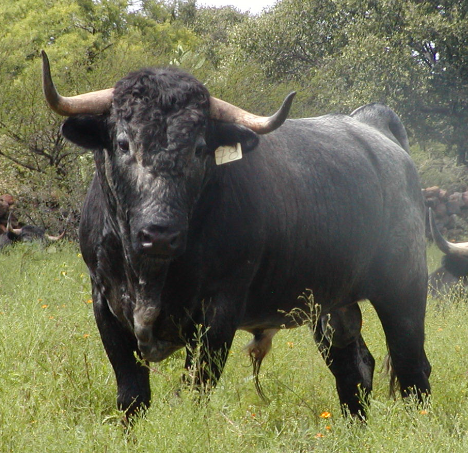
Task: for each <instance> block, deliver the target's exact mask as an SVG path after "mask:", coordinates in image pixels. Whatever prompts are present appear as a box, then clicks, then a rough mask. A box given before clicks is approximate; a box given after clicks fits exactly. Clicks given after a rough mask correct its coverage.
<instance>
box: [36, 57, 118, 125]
mask: <svg viewBox="0 0 468 453" xmlns="http://www.w3.org/2000/svg"><path fill="white" fill-rule="evenodd" d="M41 55H42V87H43V90H44V96H45V98H46V100H47V102H48V104H49V105H50V107H51V109H52V110H54V111H55V112H57V113H58V114H59V115H63V116H71V115H78V114H83V113H88V114H99V113H104V112H106V111H107V110H109V109H110V107H111V104H112V93H113V91H114V89H113V88H108V89H106V90H100V91H93V92H91V93H85V94H79V95H77V96H72V97H64V96H61V95H60V94H59V93H58V91H57V89H56V88H55V85H54V82H53V81H52V76H51V73H50V64H49V59H48V58H47V54H46V53H45V52H44V51H41Z"/></svg>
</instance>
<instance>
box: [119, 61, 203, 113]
mask: <svg viewBox="0 0 468 453" xmlns="http://www.w3.org/2000/svg"><path fill="white" fill-rule="evenodd" d="M209 99H210V97H209V93H208V90H207V89H206V87H205V86H204V85H203V84H202V83H200V82H199V81H198V80H197V79H196V78H195V77H193V76H191V75H190V74H187V73H186V72H183V71H181V70H179V69H177V68H146V69H142V70H140V71H136V72H132V73H130V74H129V75H127V76H126V77H124V78H123V79H121V80H120V81H119V82H117V84H116V85H115V90H114V100H113V107H114V111H115V113H117V115H118V116H120V115H122V116H123V117H127V115H131V114H132V113H136V112H135V109H138V106H141V107H143V106H149V107H150V108H153V109H158V110H160V111H162V112H163V113H170V112H172V111H178V110H180V109H186V108H195V109H200V110H201V111H202V112H203V114H206V115H207V114H208V111H209V105H210V100H209ZM143 108H144V107H143ZM141 113H142V112H141Z"/></svg>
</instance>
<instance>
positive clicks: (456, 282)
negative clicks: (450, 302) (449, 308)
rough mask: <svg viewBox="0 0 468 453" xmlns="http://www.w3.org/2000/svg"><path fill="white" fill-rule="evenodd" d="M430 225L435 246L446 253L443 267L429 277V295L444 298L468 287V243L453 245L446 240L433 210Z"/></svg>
mask: <svg viewBox="0 0 468 453" xmlns="http://www.w3.org/2000/svg"><path fill="white" fill-rule="evenodd" d="M429 224H430V228H431V234H432V238H433V239H434V242H435V244H436V245H437V247H438V248H439V249H440V251H442V252H443V253H444V256H443V257H442V262H441V266H440V267H439V268H438V269H436V270H435V271H434V272H432V273H431V275H429V293H430V295H431V296H432V297H434V298H443V297H444V296H447V295H448V294H449V293H450V292H451V290H453V289H454V288H457V287H458V289H463V288H465V287H466V286H468V242H459V243H452V242H448V241H447V240H445V239H444V237H443V236H442V233H441V232H440V230H439V228H438V227H437V223H436V219H435V216H434V213H433V211H432V209H431V208H429Z"/></svg>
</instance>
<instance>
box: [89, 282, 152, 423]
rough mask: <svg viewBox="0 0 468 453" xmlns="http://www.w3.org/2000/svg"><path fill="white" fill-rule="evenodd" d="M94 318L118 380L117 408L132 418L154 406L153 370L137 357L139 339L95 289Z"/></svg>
mask: <svg viewBox="0 0 468 453" xmlns="http://www.w3.org/2000/svg"><path fill="white" fill-rule="evenodd" d="M93 300H94V305H93V306H94V316H95V318H96V323H97V326H98V329H99V333H100V335H101V339H102V342H103V344H104V348H105V350H106V353H107V356H108V357H109V360H110V362H111V364H112V367H113V369H114V373H115V377H116V380H117V407H118V408H119V409H120V410H122V411H124V412H125V417H126V419H127V420H128V418H129V417H131V416H133V415H135V414H137V413H138V412H141V411H144V410H145V409H147V408H148V407H149V405H150V399H151V390H150V384H149V370H148V367H146V366H145V365H144V364H142V362H141V361H140V360H138V359H137V358H136V356H135V353H136V352H137V351H138V347H137V342H136V339H135V337H134V336H133V335H132V334H131V333H130V332H129V331H128V330H127V329H125V328H124V327H123V326H122V324H121V323H120V322H119V321H118V319H117V318H116V317H115V316H114V315H113V314H112V313H111V311H110V310H109V306H108V304H107V301H106V299H105V298H104V296H102V295H101V294H100V293H98V292H97V291H95V290H94V289H93Z"/></svg>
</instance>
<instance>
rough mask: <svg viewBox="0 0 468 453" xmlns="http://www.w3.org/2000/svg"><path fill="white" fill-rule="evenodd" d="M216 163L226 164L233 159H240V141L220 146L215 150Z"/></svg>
mask: <svg viewBox="0 0 468 453" xmlns="http://www.w3.org/2000/svg"><path fill="white" fill-rule="evenodd" d="M215 159H216V165H223V164H228V163H229V162H233V161H235V160H239V159H242V147H241V144H240V143H236V146H220V147H219V148H218V149H217V150H216V151H215Z"/></svg>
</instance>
